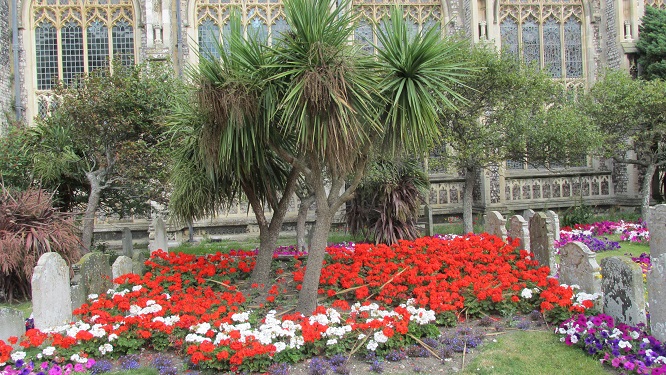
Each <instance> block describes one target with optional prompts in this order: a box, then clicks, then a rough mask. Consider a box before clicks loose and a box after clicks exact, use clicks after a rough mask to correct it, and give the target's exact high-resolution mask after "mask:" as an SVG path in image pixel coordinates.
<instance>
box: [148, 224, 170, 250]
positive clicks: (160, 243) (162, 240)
mask: <svg viewBox="0 0 666 375" xmlns="http://www.w3.org/2000/svg"><path fill="white" fill-rule="evenodd" d="M153 226H154V227H155V240H153V242H152V243H151V246H150V252H151V253H152V252H153V251H156V250H162V251H164V252H169V242H168V239H167V230H166V223H165V222H164V220H163V219H162V218H161V217H158V218H157V219H155V222H154V224H153Z"/></svg>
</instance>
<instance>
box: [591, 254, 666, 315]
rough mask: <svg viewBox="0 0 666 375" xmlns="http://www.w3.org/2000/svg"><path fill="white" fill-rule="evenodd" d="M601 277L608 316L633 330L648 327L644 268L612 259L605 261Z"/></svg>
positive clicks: (622, 257)
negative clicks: (634, 327) (643, 326)
mask: <svg viewBox="0 0 666 375" xmlns="http://www.w3.org/2000/svg"><path fill="white" fill-rule="evenodd" d="M601 276H602V278H601V290H602V291H603V294H604V302H603V310H604V314H606V315H610V316H611V317H613V319H615V322H616V323H624V324H628V325H630V326H635V325H637V324H639V323H643V324H645V323H646V321H647V320H646V316H645V289H644V286H643V271H642V270H641V267H640V266H639V265H638V264H636V263H635V262H634V261H632V260H631V259H630V258H628V257H625V256H616V257H609V258H605V259H603V260H602V261H601ZM661 303H663V301H662V302H661Z"/></svg>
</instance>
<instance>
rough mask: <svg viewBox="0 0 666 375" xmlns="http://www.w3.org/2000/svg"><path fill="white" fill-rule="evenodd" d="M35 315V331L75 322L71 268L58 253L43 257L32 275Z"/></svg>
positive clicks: (33, 310) (33, 309)
mask: <svg viewBox="0 0 666 375" xmlns="http://www.w3.org/2000/svg"><path fill="white" fill-rule="evenodd" d="M31 282H32V315H33V318H34V320H35V328H37V329H41V330H44V329H48V328H54V327H57V326H61V325H63V324H66V323H69V322H70V321H71V320H72V299H71V294H70V289H69V266H67V263H66V262H65V260H64V259H62V257H61V256H60V254H58V253H53V252H49V253H45V254H43V255H42V256H41V257H39V261H38V262H37V265H36V266H35V270H34V272H33V274H32V280H31Z"/></svg>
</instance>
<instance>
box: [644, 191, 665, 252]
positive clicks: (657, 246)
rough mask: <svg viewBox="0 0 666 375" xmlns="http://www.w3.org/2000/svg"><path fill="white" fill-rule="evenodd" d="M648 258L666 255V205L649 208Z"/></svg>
mask: <svg viewBox="0 0 666 375" xmlns="http://www.w3.org/2000/svg"><path fill="white" fill-rule="evenodd" d="M649 211H650V219H649V222H648V228H649V229H650V256H651V257H653V258H657V257H658V256H659V255H661V254H664V253H666V204H658V205H656V206H654V207H650V210H649Z"/></svg>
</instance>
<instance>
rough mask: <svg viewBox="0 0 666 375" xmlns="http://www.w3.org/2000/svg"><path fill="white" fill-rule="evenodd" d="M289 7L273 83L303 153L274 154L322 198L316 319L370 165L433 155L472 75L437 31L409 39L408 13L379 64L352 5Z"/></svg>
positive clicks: (313, 262) (307, 304) (315, 259)
mask: <svg viewBox="0 0 666 375" xmlns="http://www.w3.org/2000/svg"><path fill="white" fill-rule="evenodd" d="M284 6H285V13H286V18H287V22H288V23H289V25H290V27H291V32H290V35H289V38H285V39H284V41H283V43H282V44H281V45H280V46H279V47H278V48H277V49H276V55H277V61H276V63H275V65H274V67H275V68H276V69H277V70H278V73H277V74H275V75H274V76H273V77H272V80H274V81H281V82H284V84H285V85H286V92H285V95H284V97H283V99H282V101H281V102H280V106H279V108H280V109H281V111H280V113H279V114H278V118H279V125H280V127H281V128H282V129H283V132H284V133H285V134H293V135H294V137H295V138H296V149H295V150H297V151H298V153H299V155H294V154H290V153H289V152H286V151H285V150H279V149H278V148H277V147H275V146H273V148H274V149H275V150H277V152H278V153H279V154H280V156H282V157H283V158H285V160H287V161H289V162H290V163H292V165H294V166H298V167H300V168H301V170H302V171H303V173H304V175H305V179H306V181H307V182H308V184H310V186H311V187H312V189H313V190H314V193H315V199H316V204H317V215H316V221H315V225H314V229H313V234H312V246H311V248H310V253H309V255H308V260H307V268H306V273H305V276H304V282H303V288H302V289H301V291H300V294H299V301H298V305H297V310H298V311H300V312H302V313H306V314H309V313H311V312H312V311H314V309H315V308H316V298H317V289H318V286H319V277H320V274H321V267H322V262H323V260H324V255H325V249H326V239H327V236H328V233H329V231H330V228H331V223H332V220H333V215H334V214H335V213H336V212H337V211H338V209H339V208H340V207H341V206H342V204H344V203H345V202H346V201H347V200H349V199H350V198H351V197H352V194H353V192H354V190H355V189H356V187H357V186H358V184H359V182H360V181H361V177H362V176H363V174H364V172H365V168H366V165H367V164H368V159H369V158H370V157H371V155H372V153H373V152H377V151H379V152H388V153H393V152H395V151H399V150H402V151H406V152H417V153H418V154H422V153H423V152H425V151H426V150H427V149H428V148H429V147H430V146H431V145H432V144H433V142H434V141H435V139H436V138H437V137H438V130H437V111H438V109H439V108H440V106H441V105H448V106H453V105H454V104H453V100H455V99H456V98H457V95H455V92H453V91H452V90H451V89H450V87H452V86H453V84H454V83H457V82H458V78H459V77H461V76H463V75H465V74H468V69H467V68H465V66H464V64H463V63H459V62H455V61H456V57H457V56H456V52H457V51H458V50H459V48H458V47H459V45H458V44H456V43H451V42H449V41H447V40H445V39H442V38H441V36H440V33H439V31H437V30H426V31H424V32H422V33H410V32H409V30H408V27H407V25H406V22H405V21H404V19H403V13H402V11H401V10H400V9H397V8H396V9H394V10H393V12H392V16H391V20H392V21H391V22H390V23H389V24H388V25H387V27H386V30H385V31H379V34H378V37H379V40H380V41H381V47H377V48H376V49H377V51H378V53H377V56H370V55H367V54H365V53H364V52H363V51H361V49H360V46H358V45H354V44H351V43H350V42H349V41H350V40H352V39H353V38H352V37H353V32H354V27H355V26H354V24H355V17H354V15H353V13H352V12H351V11H350V1H342V2H341V3H339V4H337V6H336V5H334V4H332V2H330V1H328V0H315V1H312V0H286V1H285V3H284ZM377 140H381V142H377ZM375 146H380V147H379V148H378V147H375ZM346 181H347V184H346V185H345V182H346ZM327 185H328V188H327ZM345 186H346V189H343V187H345Z"/></svg>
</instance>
